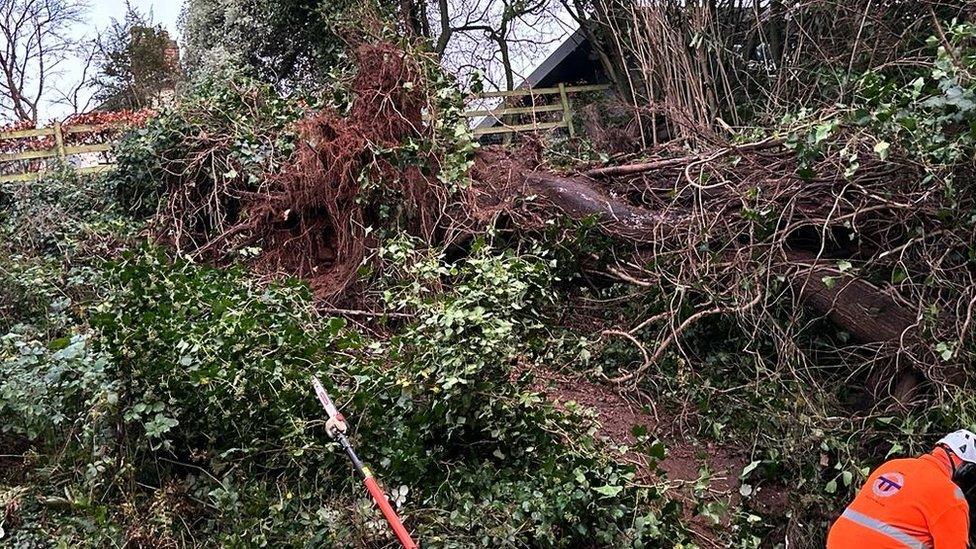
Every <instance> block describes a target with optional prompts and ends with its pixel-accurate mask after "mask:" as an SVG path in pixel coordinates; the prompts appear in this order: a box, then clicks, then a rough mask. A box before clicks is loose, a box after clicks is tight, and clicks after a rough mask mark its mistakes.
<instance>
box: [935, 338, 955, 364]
mask: <svg viewBox="0 0 976 549" xmlns="http://www.w3.org/2000/svg"><path fill="white" fill-rule="evenodd" d="M935 350H936V352H937V353H939V356H941V357H942V360H952V357H953V355H955V354H956V350H955V349H954V348H953V345H952V344H951V343H946V342H945V341H940V342H939V344H938V345H936V346H935Z"/></svg>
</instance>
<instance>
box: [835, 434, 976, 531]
mask: <svg viewBox="0 0 976 549" xmlns="http://www.w3.org/2000/svg"><path fill="white" fill-rule="evenodd" d="M974 476H976V434H973V433H971V432H970V431H966V430H960V431H956V432H954V433H951V434H949V435H946V436H945V437H943V438H942V440H940V441H939V442H938V443H937V444H936V446H935V449H934V450H933V451H932V452H931V453H929V454H925V455H923V456H920V457H917V458H909V459H895V460H892V461H889V462H887V463H885V464H883V465H881V466H880V467H878V468H877V469H876V470H875V471H874V472H873V473H871V476H869V477H868V480H867V482H866V483H865V484H864V486H863V487H861V491H860V492H859V493H858V494H857V497H855V498H854V501H853V502H852V503H851V504H850V505H849V506H848V507H847V509H845V510H844V512H843V514H841V516H840V517H839V518H838V519H837V521H836V522H834V525H833V526H832V527H831V528H830V533H829V534H828V535H827V549H868V548H870V549H923V548H934V549H964V548H966V547H967V546H968V542H969V504H968V503H967V502H966V494H965V493H964V491H963V489H964V488H965V489H968V488H969V487H971V486H972V484H973V481H972V479H973V478H974Z"/></svg>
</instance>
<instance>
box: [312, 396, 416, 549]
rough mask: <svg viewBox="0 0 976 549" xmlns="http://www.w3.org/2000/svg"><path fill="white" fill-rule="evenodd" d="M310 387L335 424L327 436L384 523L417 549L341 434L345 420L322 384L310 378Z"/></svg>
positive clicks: (403, 542) (408, 548) (408, 547)
mask: <svg viewBox="0 0 976 549" xmlns="http://www.w3.org/2000/svg"><path fill="white" fill-rule="evenodd" d="M312 385H313V386H314V387H315V394H316V395H317V396H318V397H319V401H320V402H321V403H322V406H323V407H324V408H325V412H326V413H327V414H329V419H330V420H331V421H330V423H331V424H335V426H333V427H331V428H327V429H326V431H327V432H328V433H329V436H331V437H332V438H334V439H336V440H338V441H339V445H340V446H342V449H343V450H345V452H346V455H347V456H349V460H350V461H352V464H353V466H354V467H355V468H356V471H358V472H359V474H360V475H361V476H362V477H363V482H364V483H365V484H366V490H367V491H368V492H369V495H370V496H371V497H372V498H373V501H374V502H376V505H377V506H379V508H380V511H382V512H383V517H384V518H385V519H386V522H388V523H389V524H390V528H392V529H393V533H394V534H396V537H397V539H398V540H399V541H400V544H401V545H403V547H404V548H405V549H417V543H416V542H414V541H413V539H411V537H410V534H409V533H408V532H407V529H406V528H404V527H403V523H402V522H401V521H400V517H399V516H397V514H396V511H394V510H393V507H392V506H391V505H390V502H389V501H388V500H387V499H386V494H384V493H383V490H382V489H380V486H379V484H377V483H376V479H375V478H373V473H372V472H371V471H370V470H369V467H366V466H365V465H364V464H363V462H362V460H360V459H359V456H358V455H356V451H355V450H354V449H353V447H352V444H351V443H350V442H349V439H348V438H346V435H345V434H343V431H344V430H345V421H346V420H345V418H344V417H342V414H340V413H339V410H337V409H336V407H335V404H333V403H332V399H331V398H329V395H328V393H326V392H325V388H324V387H322V383H320V382H319V380H318V379H317V378H315V377H313V378H312ZM338 425H341V426H342V427H341V428H340V427H338Z"/></svg>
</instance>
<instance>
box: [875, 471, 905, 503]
mask: <svg viewBox="0 0 976 549" xmlns="http://www.w3.org/2000/svg"><path fill="white" fill-rule="evenodd" d="M904 486H905V477H904V475H902V474H901V473H884V474H883V475H881V476H880V477H878V478H877V479H875V481H874V484H872V485H871V491H872V492H874V495H876V496H878V497H879V498H887V497H891V496H893V495H895V494H897V493H898V492H899V491H900V490H901V489H902V488H903V487H904Z"/></svg>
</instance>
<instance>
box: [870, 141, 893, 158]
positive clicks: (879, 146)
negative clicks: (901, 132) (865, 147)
mask: <svg viewBox="0 0 976 549" xmlns="http://www.w3.org/2000/svg"><path fill="white" fill-rule="evenodd" d="M889 147H891V143H888V142H887V141H878V142H877V143H876V144H875V145H874V152H876V153H878V158H880V159H881V160H884V159H886V158H888V148H889Z"/></svg>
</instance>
